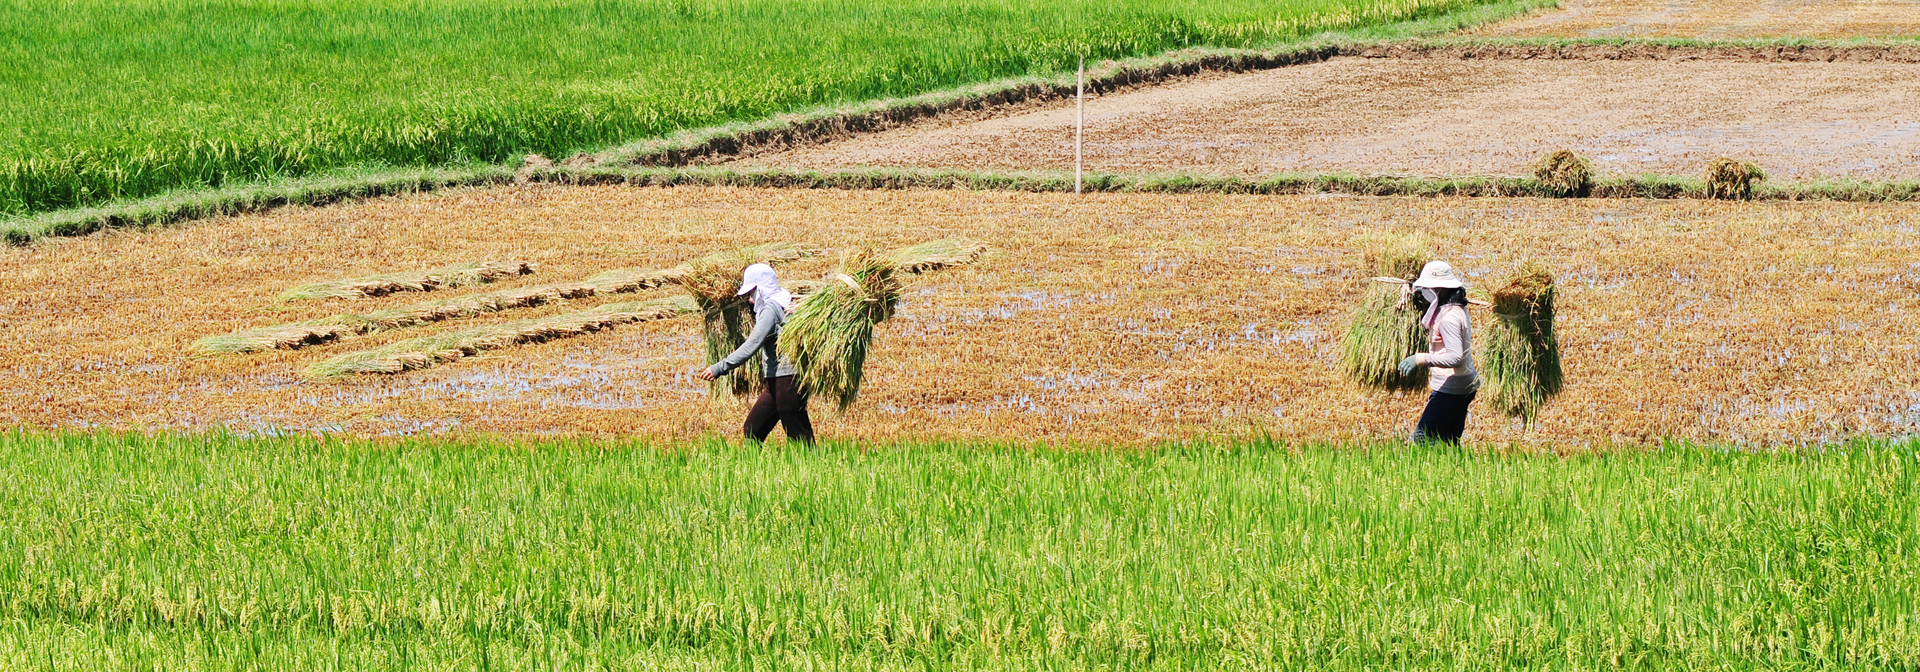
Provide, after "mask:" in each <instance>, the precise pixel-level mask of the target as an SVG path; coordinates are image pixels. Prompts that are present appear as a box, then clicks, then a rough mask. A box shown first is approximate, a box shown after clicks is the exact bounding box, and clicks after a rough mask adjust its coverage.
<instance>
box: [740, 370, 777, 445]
mask: <svg viewBox="0 0 1920 672" xmlns="http://www.w3.org/2000/svg"><path fill="white" fill-rule="evenodd" d="M774 401H775V399H774V394H773V384H772V381H768V384H767V385H765V386H762V387H761V388H760V398H758V399H754V400H753V410H750V411H747V422H746V425H745V426H744V427H742V428H741V431H742V432H743V433H745V434H746V435H747V439H748V440H750V441H755V442H759V441H765V440H767V435H768V434H772V433H773V426H774V425H776V424H779V423H780V411H779V408H778V407H776V405H775V404H774Z"/></svg>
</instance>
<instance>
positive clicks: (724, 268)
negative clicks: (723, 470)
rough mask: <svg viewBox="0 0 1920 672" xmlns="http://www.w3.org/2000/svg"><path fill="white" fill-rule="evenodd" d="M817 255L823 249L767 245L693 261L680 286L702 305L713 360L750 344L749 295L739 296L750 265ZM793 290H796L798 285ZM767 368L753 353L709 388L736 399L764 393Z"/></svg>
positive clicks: (705, 335)
mask: <svg viewBox="0 0 1920 672" xmlns="http://www.w3.org/2000/svg"><path fill="white" fill-rule="evenodd" d="M815 254H818V250H815V249H813V248H810V247H806V246H803V245H796V244H793V243H767V244H765V245H756V246H753V247H748V248H743V249H739V250H732V251H729V252H719V253H715V254H710V255H707V256H706V257H702V258H700V259H698V260H696V261H694V262H693V263H691V264H688V268H687V271H686V272H685V273H684V274H682V275H681V277H680V285H681V286H682V287H686V288H687V294H688V296H690V297H691V298H692V299H693V302H694V305H697V306H699V307H700V314H701V323H700V329H701V331H700V333H701V340H703V341H704V342H705V343H706V346H707V361H709V362H717V361H720V359H721V358H722V357H726V356H727V355H728V354H731V353H732V352H733V351H734V350H735V349H737V348H739V347H740V345H741V344H742V343H745V342H747V332H749V331H752V330H753V315H751V314H750V312H749V306H750V304H749V303H748V301H747V298H746V297H743V296H740V295H739V291H740V276H741V274H743V273H745V272H746V270H747V267H748V266H752V265H754V264H761V263H765V264H777V263H780V262H785V261H793V260H796V259H804V258H806V257H810V256H813V255H815ZM787 291H788V292H793V289H792V288H788V290H787ZM761 368H762V367H761V364H760V358H759V357H749V358H747V363H746V364H743V365H741V366H740V368H737V369H734V370H733V371H731V372H729V373H728V374H727V375H726V376H723V377H721V378H716V379H714V381H713V382H712V383H711V384H710V385H709V386H708V389H709V390H710V391H711V392H712V393H713V395H714V396H719V395H720V394H721V393H722V392H731V393H733V395H734V396H736V397H746V396H752V395H754V394H758V393H759V392H760V380H761V378H762V377H763V376H762V372H761V370H760V369H761Z"/></svg>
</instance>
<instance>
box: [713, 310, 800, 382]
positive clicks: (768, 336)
mask: <svg viewBox="0 0 1920 672" xmlns="http://www.w3.org/2000/svg"><path fill="white" fill-rule="evenodd" d="M786 323H787V309H785V308H781V307H780V304H778V303H774V302H773V301H758V302H755V303H754V305H753V331H752V332H751V333H749V334H747V340H746V342H744V343H741V344H740V347H738V348H735V349H734V350H733V352H732V353H730V354H728V355H727V356H726V357H723V358H721V359H720V361H719V362H717V363H715V364H714V365H713V366H711V367H708V369H707V370H709V371H712V372H713V375H716V376H724V375H727V373H728V372H730V371H732V370H734V369H737V368H740V365H742V364H745V363H747V358H748V357H752V356H753V353H754V352H756V351H758V352H759V353H760V356H761V357H762V360H761V364H762V365H763V366H762V367H761V368H760V370H761V371H762V372H763V373H764V374H765V375H766V376H767V377H769V378H776V377H779V376H791V375H793V364H791V363H789V362H786V361H784V360H782V359H781V358H780V327H781V326H782V325H785V324H786Z"/></svg>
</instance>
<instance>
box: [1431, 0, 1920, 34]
mask: <svg viewBox="0 0 1920 672" xmlns="http://www.w3.org/2000/svg"><path fill="white" fill-rule="evenodd" d="M1562 5H1563V7H1562V8H1561V9H1558V10H1546V11H1542V12H1539V13H1537V14H1535V15H1533V16H1530V17H1527V18H1523V19H1520V20H1517V21H1508V22H1505V23H1500V24H1497V25H1493V26H1488V27H1486V28H1482V29H1479V30H1476V31H1472V32H1469V33H1468V34H1469V35H1476V36H1490V37H1692V38H1705V39H1741V38H1756V37H1804V38H1853V37H1864V38H1889V37H1892V38H1902V37H1904V38H1912V37H1920V0H1845V1H1839V2H1835V1H1832V0H1825V1H1823V0H1564V1H1563V2H1562Z"/></svg>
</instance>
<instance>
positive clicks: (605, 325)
mask: <svg viewBox="0 0 1920 672" xmlns="http://www.w3.org/2000/svg"><path fill="white" fill-rule="evenodd" d="M693 311H694V305H693V301H692V300H690V299H688V298H687V297H683V296H673V297H667V298H663V299H652V300H648V301H630V302H625V303H610V304H607V305H604V306H599V307H597V308H591V309H588V310H581V311H575V312H571V313H564V314H560V315H554V316H551V317H541V318H535V319H530V320H516V321H513V322H504V323H501V324H496V325H489V326H485V327H476V328H473V329H466V330H462V331H457V332H453V333H448V334H435V335H432V336H421V337H419V338H410V339H407V340H404V341H399V342H396V343H391V344H388V345H384V346H381V347H379V348H375V349H373V350H368V351H365V352H354V353H348V354H345V355H341V356H339V357H334V358H332V359H328V360H326V361H322V362H319V363H317V364H314V365H312V366H309V367H307V369H306V375H307V377H309V378H338V377H340V376H346V375H351V374H356V373H400V372H402V371H412V370H416V369H424V368H427V367H431V366H433V365H435V364H440V363H443V362H451V361H455V360H458V359H461V358H463V357H468V356H472V355H474V354H478V353H480V352H485V351H487V350H501V349H504V348H510V347H513V346H517V345H525V344H529V343H543V342H546V341H551V340H553V339H556V338H571V337H574V336H580V335H584V334H589V333H592V332H596V331H601V330H604V329H610V328H613V327H614V326H616V325H621V324H632V323H635V322H648V321H652V320H664V319H668V318H673V317H679V316H681V315H686V314H689V313H692V312H693Z"/></svg>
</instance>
